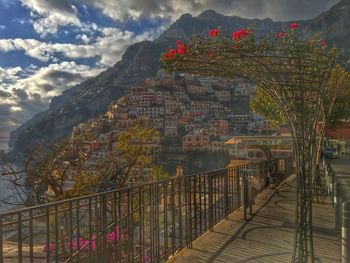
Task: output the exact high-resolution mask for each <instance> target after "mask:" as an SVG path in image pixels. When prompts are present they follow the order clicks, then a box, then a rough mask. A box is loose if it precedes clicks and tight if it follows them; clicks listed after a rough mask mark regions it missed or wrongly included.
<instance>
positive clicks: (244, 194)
mask: <svg viewBox="0 0 350 263" xmlns="http://www.w3.org/2000/svg"><path fill="white" fill-rule="evenodd" d="M240 174H241V176H240V177H241V182H242V184H241V187H242V203H243V220H247V201H248V200H247V176H246V174H245V173H244V172H243V170H240Z"/></svg>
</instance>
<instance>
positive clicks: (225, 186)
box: [224, 169, 229, 218]
mask: <svg viewBox="0 0 350 263" xmlns="http://www.w3.org/2000/svg"><path fill="white" fill-rule="evenodd" d="M228 177H229V170H228V169H225V172H224V209H225V210H224V211H225V217H226V218H228V216H229V209H228Z"/></svg>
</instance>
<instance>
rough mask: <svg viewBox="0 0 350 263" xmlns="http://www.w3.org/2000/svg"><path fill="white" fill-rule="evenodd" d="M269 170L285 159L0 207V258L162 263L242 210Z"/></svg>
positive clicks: (286, 172)
mask: <svg viewBox="0 0 350 263" xmlns="http://www.w3.org/2000/svg"><path fill="white" fill-rule="evenodd" d="M269 172H270V173H271V172H272V173H274V174H276V175H278V177H279V178H278V179H279V180H283V179H284V178H286V177H288V176H290V175H291V173H292V161H291V160H290V159H279V160H276V161H272V162H267V161H262V162H256V163H250V164H248V165H241V166H237V167H232V168H226V169H222V170H217V171H211V172H203V173H198V174H193V175H187V176H182V177H173V178H171V179H168V180H164V181H159V182H154V183H149V184H144V185H139V186H134V187H129V188H124V189H118V190H113V191H109V192H103V193H98V194H94V195H89V196H84V197H80V198H75V199H69V200H64V201H59V202H53V203H49V204H45V205H39V206H35V207H29V208H24V209H19V210H14V211H9V212H6V213H1V214H0V240H1V241H2V242H0V263H5V262H6V263H7V262H165V261H167V260H168V259H169V258H171V257H172V256H174V255H176V254H177V253H178V252H179V251H180V250H182V249H184V248H186V247H191V246H192V244H193V241H194V240H196V239H198V238H199V237H200V236H202V235H203V234H205V233H206V232H207V231H208V230H212V229H213V227H214V226H215V225H217V224H218V223H220V222H221V221H223V220H224V219H226V218H228V217H229V216H230V215H231V214H232V213H233V212H235V211H237V210H238V209H240V208H241V211H245V213H243V216H244V217H247V213H246V211H247V208H248V207H249V206H251V205H252V200H254V199H255V197H256V196H257V195H258V194H259V193H260V192H261V191H262V190H264V189H265V185H266V178H267V176H268V173H269ZM275 179H276V178H275ZM242 208H244V209H242Z"/></svg>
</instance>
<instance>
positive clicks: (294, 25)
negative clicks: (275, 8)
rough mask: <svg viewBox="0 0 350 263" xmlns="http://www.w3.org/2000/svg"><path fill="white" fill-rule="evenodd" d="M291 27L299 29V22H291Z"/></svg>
mask: <svg viewBox="0 0 350 263" xmlns="http://www.w3.org/2000/svg"><path fill="white" fill-rule="evenodd" d="M290 28H291V29H297V28H298V24H297V23H292V24H290Z"/></svg>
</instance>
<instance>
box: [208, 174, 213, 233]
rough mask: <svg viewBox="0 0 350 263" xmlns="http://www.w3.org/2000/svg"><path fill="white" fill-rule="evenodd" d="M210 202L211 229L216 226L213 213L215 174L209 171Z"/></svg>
mask: <svg viewBox="0 0 350 263" xmlns="http://www.w3.org/2000/svg"><path fill="white" fill-rule="evenodd" d="M207 175H208V203H209V229H210V230H212V228H213V226H214V223H213V222H214V218H213V217H214V215H213V176H212V174H211V173H208V174H207Z"/></svg>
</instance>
